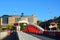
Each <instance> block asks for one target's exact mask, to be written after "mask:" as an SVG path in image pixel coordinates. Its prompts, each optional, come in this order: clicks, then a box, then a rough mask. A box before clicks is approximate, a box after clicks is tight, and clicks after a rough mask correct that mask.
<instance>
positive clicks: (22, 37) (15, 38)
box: [3, 31, 60, 40]
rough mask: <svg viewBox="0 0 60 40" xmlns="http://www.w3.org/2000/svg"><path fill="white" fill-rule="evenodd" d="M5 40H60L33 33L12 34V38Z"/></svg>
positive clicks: (8, 37) (7, 37)
mask: <svg viewBox="0 0 60 40" xmlns="http://www.w3.org/2000/svg"><path fill="white" fill-rule="evenodd" d="M3 40H60V38H56V37H53V36H46V35H45V36H44V35H37V34H33V33H24V32H22V31H20V32H12V33H11V35H10V36H6V37H5V38H4V39H3Z"/></svg>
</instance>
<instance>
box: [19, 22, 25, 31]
mask: <svg viewBox="0 0 60 40" xmlns="http://www.w3.org/2000/svg"><path fill="white" fill-rule="evenodd" d="M24 27H25V26H24V24H22V23H21V24H20V30H21V31H23V30H24Z"/></svg>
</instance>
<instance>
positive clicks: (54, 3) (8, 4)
mask: <svg viewBox="0 0 60 40" xmlns="http://www.w3.org/2000/svg"><path fill="white" fill-rule="evenodd" d="M22 12H23V13H24V15H32V14H35V15H36V17H37V20H42V21H44V20H49V19H53V18H54V17H55V16H56V17H58V16H60V0H0V16H2V15H6V14H7V15H21V13H22Z"/></svg>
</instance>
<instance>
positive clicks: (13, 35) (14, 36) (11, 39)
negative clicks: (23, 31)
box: [2, 32, 19, 40]
mask: <svg viewBox="0 0 60 40" xmlns="http://www.w3.org/2000/svg"><path fill="white" fill-rule="evenodd" d="M2 40H19V38H18V34H17V32H12V33H11V35H10V36H7V37H5V38H4V39H2Z"/></svg>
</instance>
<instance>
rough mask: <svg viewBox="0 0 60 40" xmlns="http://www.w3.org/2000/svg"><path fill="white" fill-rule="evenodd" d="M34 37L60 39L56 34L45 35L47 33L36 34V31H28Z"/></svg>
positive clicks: (51, 39)
mask: <svg viewBox="0 0 60 40" xmlns="http://www.w3.org/2000/svg"><path fill="white" fill-rule="evenodd" d="M28 34H30V35H32V36H34V37H37V38H39V39H42V40H60V38H58V37H55V36H49V35H45V34H34V33H28Z"/></svg>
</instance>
